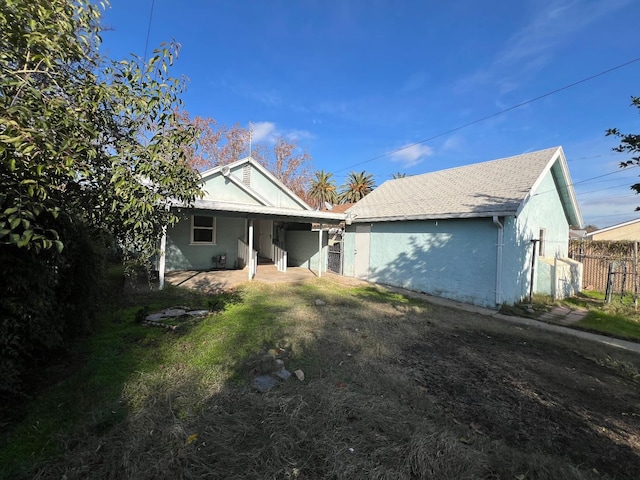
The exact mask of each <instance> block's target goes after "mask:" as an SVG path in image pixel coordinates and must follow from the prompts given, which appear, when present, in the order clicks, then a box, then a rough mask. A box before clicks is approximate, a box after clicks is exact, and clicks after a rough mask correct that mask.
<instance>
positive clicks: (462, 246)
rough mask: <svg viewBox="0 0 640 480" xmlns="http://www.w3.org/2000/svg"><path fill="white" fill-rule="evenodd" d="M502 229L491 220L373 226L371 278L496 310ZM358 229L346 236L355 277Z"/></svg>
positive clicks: (347, 263) (348, 262) (349, 268)
mask: <svg viewBox="0 0 640 480" xmlns="http://www.w3.org/2000/svg"><path fill="white" fill-rule="evenodd" d="M496 240H497V229H496V227H495V225H494V224H493V222H492V221H491V219H466V220H439V221H434V220H429V221H407V222H384V223H373V224H372V225H371V242H370V259H369V280H371V281H374V282H377V283H382V284H386V285H394V286H399V287H404V288H408V289H410V290H416V291H421V292H426V293H429V294H431V295H437V296H441V297H445V298H450V299H453V300H458V301H461V302H466V303H473V304H476V305H483V306H488V307H495V298H496V297H495V278H496ZM354 245H355V226H353V225H352V226H350V227H347V229H346V234H345V258H344V262H345V263H344V265H345V266H344V272H345V275H353V272H354V259H355V256H354V255H353V250H354V248H353V247H354Z"/></svg>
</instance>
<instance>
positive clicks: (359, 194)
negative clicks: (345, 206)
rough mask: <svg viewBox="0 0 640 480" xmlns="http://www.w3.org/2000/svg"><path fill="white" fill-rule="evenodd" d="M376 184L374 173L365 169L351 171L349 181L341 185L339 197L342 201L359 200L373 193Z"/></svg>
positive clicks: (352, 201)
mask: <svg viewBox="0 0 640 480" xmlns="http://www.w3.org/2000/svg"><path fill="white" fill-rule="evenodd" d="M375 186H376V183H375V180H374V178H373V174H370V173H366V172H365V171H364V170H363V171H362V172H360V173H358V172H351V173H349V175H348V176H347V181H346V182H345V184H344V185H342V187H341V191H340V195H339V197H338V199H339V201H340V203H354V202H357V201H358V200H362V199H363V198H364V197H365V196H366V195H368V194H369V193H371V191H372V190H373V189H374V188H375Z"/></svg>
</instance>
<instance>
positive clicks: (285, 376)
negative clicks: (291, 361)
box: [276, 368, 291, 380]
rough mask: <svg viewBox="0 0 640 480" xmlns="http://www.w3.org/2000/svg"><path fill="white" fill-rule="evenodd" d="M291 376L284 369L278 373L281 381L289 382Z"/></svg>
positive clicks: (277, 375)
mask: <svg viewBox="0 0 640 480" xmlns="http://www.w3.org/2000/svg"><path fill="white" fill-rule="evenodd" d="M290 376H291V372H290V371H289V370H287V369H286V368H282V369H280V370H278V371H277V372H276V377H278V378H279V379H280V380H289V377H290Z"/></svg>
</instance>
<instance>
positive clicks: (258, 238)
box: [253, 220, 273, 260]
mask: <svg viewBox="0 0 640 480" xmlns="http://www.w3.org/2000/svg"><path fill="white" fill-rule="evenodd" d="M253 232H254V233H253V235H254V236H253V243H254V247H253V248H255V249H256V250H258V255H259V256H261V257H262V258H268V259H269V260H272V258H271V243H272V242H273V220H259V221H256V222H255V228H254V230H253Z"/></svg>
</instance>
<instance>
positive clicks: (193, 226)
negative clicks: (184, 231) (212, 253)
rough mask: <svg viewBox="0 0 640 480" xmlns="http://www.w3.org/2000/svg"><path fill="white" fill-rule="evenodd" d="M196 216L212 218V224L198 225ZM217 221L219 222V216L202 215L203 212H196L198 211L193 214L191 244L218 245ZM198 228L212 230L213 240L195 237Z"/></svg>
mask: <svg viewBox="0 0 640 480" xmlns="http://www.w3.org/2000/svg"><path fill="white" fill-rule="evenodd" d="M196 217H199V218H207V219H211V226H206V225H204V226H203V225H196ZM217 223H218V222H217V218H216V217H214V216H213V215H202V214H196V213H194V214H193V215H191V229H190V234H191V238H190V240H191V241H190V245H216V242H217V238H216V224H217ZM196 230H198V231H210V232H211V241H200V240H196V239H195V232H196Z"/></svg>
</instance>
